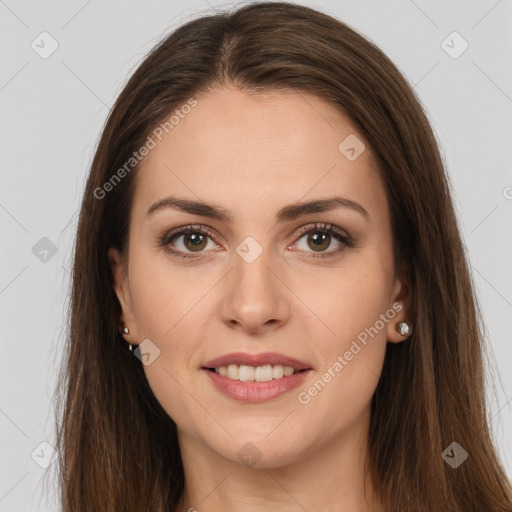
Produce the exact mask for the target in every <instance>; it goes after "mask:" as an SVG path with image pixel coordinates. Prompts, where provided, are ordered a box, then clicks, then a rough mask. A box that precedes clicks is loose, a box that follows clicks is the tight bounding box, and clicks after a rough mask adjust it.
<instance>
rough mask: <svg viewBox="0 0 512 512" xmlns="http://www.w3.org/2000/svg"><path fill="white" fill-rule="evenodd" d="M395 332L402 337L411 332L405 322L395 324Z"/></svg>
mask: <svg viewBox="0 0 512 512" xmlns="http://www.w3.org/2000/svg"><path fill="white" fill-rule="evenodd" d="M396 330H397V331H398V332H399V333H400V334H401V335H402V336H407V334H409V331H410V330H411V329H410V327H409V324H408V323H407V322H398V323H397V324H396Z"/></svg>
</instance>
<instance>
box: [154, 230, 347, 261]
mask: <svg viewBox="0 0 512 512" xmlns="http://www.w3.org/2000/svg"><path fill="white" fill-rule="evenodd" d="M309 232H321V233H327V234H329V235H331V236H333V237H334V238H335V239H336V240H338V241H339V242H340V243H342V244H343V245H344V246H345V247H354V245H355V243H354V240H353V239H352V237H351V236H349V235H347V234H346V233H345V232H344V231H343V230H341V229H340V228H338V227H337V226H333V225H332V224H327V223H322V222H315V223H313V224H307V225H305V226H302V227H301V228H299V230H298V232H297V234H296V237H297V241H298V240H300V239H301V238H302V237H303V235H305V234H308V233H309ZM191 233H194V234H201V235H206V236H208V237H210V238H211V239H212V240H213V241H215V234H214V232H213V231H212V230H210V229H209V228H208V227H207V226H203V225H201V224H196V225H188V226H182V227H179V228H176V229H172V230H171V231H168V232H166V233H165V234H164V235H163V236H162V237H161V238H160V239H159V242H158V245H159V246H160V247H163V248H164V250H165V251H166V252H168V253H170V254H171V256H177V257H180V258H183V259H188V260H193V259H197V258H201V253H200V252H198V253H197V255H194V254H193V253H185V252H182V251H177V250H175V249H172V248H170V247H169V244H170V243H171V242H172V241H173V239H174V238H177V237H178V236H179V235H187V234H191ZM345 247H341V248H340V249H338V250H335V251H330V252H326V253H319V254H314V253H313V254H310V255H308V256H305V258H306V259H318V258H328V257H331V256H333V255H335V254H338V253H340V252H341V251H343V250H344V248H345Z"/></svg>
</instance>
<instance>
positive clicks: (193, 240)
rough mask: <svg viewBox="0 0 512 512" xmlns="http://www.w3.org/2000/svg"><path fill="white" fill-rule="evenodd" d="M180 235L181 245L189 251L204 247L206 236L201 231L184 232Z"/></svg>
mask: <svg viewBox="0 0 512 512" xmlns="http://www.w3.org/2000/svg"><path fill="white" fill-rule="evenodd" d="M181 236H183V245H184V246H185V248H186V249H188V250H190V251H193V252H197V251H202V250H203V249H204V248H205V247H206V244H207V238H206V236H205V235H202V234H201V233H186V234H184V235H181Z"/></svg>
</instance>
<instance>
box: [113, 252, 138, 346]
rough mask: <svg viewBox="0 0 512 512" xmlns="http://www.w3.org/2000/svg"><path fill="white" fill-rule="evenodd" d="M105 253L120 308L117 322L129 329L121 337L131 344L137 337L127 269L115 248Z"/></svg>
mask: <svg viewBox="0 0 512 512" xmlns="http://www.w3.org/2000/svg"><path fill="white" fill-rule="evenodd" d="M107 255H108V261H109V263H110V269H111V271H112V277H113V280H114V291H115V293H116V295H117V298H118V300H119V303H120V304H121V309H122V315H121V318H120V319H119V323H120V325H122V326H123V327H128V329H129V331H130V332H129V334H123V338H124V339H125V340H126V341H128V342H129V343H131V344H132V345H133V344H136V343H137V340H138V339H139V338H138V332H137V322H136V320H135V315H134V313H133V309H132V300H131V294H130V282H129V280H128V269H127V268H126V266H125V264H124V262H123V260H122V258H121V255H120V254H119V250H118V249H117V248H115V247H111V248H110V249H109V250H108V253H107Z"/></svg>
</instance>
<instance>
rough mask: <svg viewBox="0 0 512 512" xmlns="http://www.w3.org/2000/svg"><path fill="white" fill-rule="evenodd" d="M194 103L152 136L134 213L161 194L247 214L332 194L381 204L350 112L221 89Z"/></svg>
mask: <svg viewBox="0 0 512 512" xmlns="http://www.w3.org/2000/svg"><path fill="white" fill-rule="evenodd" d="M194 100H195V101H196V103H195V106H193V107H192V108H183V109H182V110H181V111H180V106H177V107H176V109H175V111H176V110H178V111H179V112H178V114H179V115H176V116H175V117H174V119H173V121H174V124H172V125H171V124H170V123H169V124H168V125H167V127H166V129H163V130H160V131H161V132H163V133H162V134H161V135H160V139H161V140H159V138H157V137H155V136H153V140H154V141H155V146H154V148H153V149H151V150H150V152H149V154H148V155H147V156H146V157H145V158H144V159H143V160H142V162H141V164H140V166H139V170H138V171H137V173H136V176H135V183H136V186H135V198H134V209H138V210H141V211H139V213H140V214H142V213H143V212H142V209H143V208H145V209H146V210H147V208H148V207H149V205H150V204H152V203H153V202H154V201H157V200H158V199H161V198H162V197H164V196H165V195H166V193H167V194H169V195H171V194H172V195H181V196H186V197H190V198H193V199H203V200H205V201H207V200H208V199H211V200H212V201H215V202H217V203H229V206H228V205H227V206H228V207H229V208H230V209H233V210H236V209H237V207H239V208H240V211H242V210H244V211H245V210H247V209H248V208H249V206H250V204H252V205H253V209H254V212H252V213H255V212H257V210H258V207H257V203H258V202H259V204H260V205H261V201H264V202H265V203H266V204H268V203H269V202H276V204H281V203H286V204H288V203H289V202H296V201H299V200H301V198H304V199H307V197H304V196H306V195H310V196H314V197H315V198H316V197H321V196H327V195H333V192H337V193H339V194H345V195H347V196H350V197H351V198H352V199H354V200H357V201H361V202H363V203H367V204H368V203H369V204H368V208H367V209H371V208H372V204H373V205H374V206H376V207H377V206H378V203H379V200H380V201H381V202H382V200H383V198H382V195H383V192H384V191H383V187H382V183H381V180H380V176H379V173H378V171H377V164H376V159H375V157H374V155H373V154H372V151H371V148H370V147H369V145H368V144H367V142H366V141H365V140H364V138H363V136H362V135H361V134H360V132H359V131H358V130H357V129H356V127H355V125H354V124H353V122H352V121H351V119H350V118H349V117H348V115H346V114H344V113H343V112H341V111H340V110H338V109H335V108H334V107H333V106H331V105H329V104H327V103H325V102H324V101H323V100H321V99H319V98H317V97H316V96H313V95H309V94H305V93H302V92H300V93H299V92H297V91H290V90H286V91H279V92H271V93H265V94H263V95H257V96H253V95H250V94H247V93H244V92H242V91H239V90H237V89H224V88H223V89H218V90H216V91H214V92H211V93H208V94H202V95H198V96H195V97H194ZM185 104H186V103H184V104H183V105H185ZM192 104H193V103H192ZM171 114H172V113H171ZM171 114H170V115H171ZM170 115H169V117H170ZM164 128H165V127H164ZM354 157H355V158H354ZM255 203H256V205H255ZM383 206H385V205H383ZM365 207H366V206H365ZM276 209H277V208H276ZM260 210H261V207H260ZM260 213H261V211H260Z"/></svg>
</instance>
